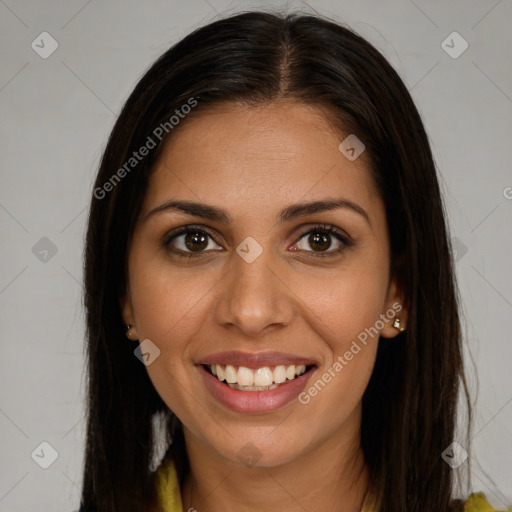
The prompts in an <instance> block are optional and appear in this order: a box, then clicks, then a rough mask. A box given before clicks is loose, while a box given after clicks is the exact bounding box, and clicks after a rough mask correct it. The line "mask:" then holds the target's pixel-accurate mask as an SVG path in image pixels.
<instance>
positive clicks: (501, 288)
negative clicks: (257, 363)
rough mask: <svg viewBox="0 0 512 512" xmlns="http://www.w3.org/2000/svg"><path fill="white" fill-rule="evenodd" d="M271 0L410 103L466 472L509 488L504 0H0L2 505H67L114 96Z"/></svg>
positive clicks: (511, 310)
mask: <svg viewBox="0 0 512 512" xmlns="http://www.w3.org/2000/svg"><path fill="white" fill-rule="evenodd" d="M285 5H286V6H288V8H289V9H293V8H294V7H300V8H302V9H303V10H306V11H309V12H311V11H312V9H315V10H317V11H318V12H319V13H321V14H326V15H328V16H331V17H333V18H335V19H337V20H338V21H341V22H344V23H347V24H349V25H350V26H351V27H353V28H354V29H356V30H357V31H358V32H359V33H360V34H361V35H363V36H364V37H366V38H367V39H369V40H370V42H372V43H373V44H374V45H376V46H377V47H378V48H379V49H380V50H381V51H382V52H383V53H384V54H385V55H386V56H387V57H388V59H389V60H390V61H391V63H392V64H393V65H394V66H395V68H396V69H397V71H398V72H399V74H400V75H401V76H402V78H403V79H404V81H405V83H406V84H407V86H408V87H409V89H410V91H411V93H412V95H413V98H414V99H415V101H416V103H417V105H418V107H419V109H420V112H421V113H422V116H423V118H424V122H425V125H426V128H427V132H428V133H429V136H430V138H431V142H432V147H433V151H434V155H435V158H436V161H437V165H438V167H439V169H440V172H441V176H442V182H443V183H442V186H443V192H444V194H445V198H446V203H447V207H448V210H449V216H450V219H449V221H450V225H451V230H452V236H453V239H454V243H455V247H456V249H457V258H458V263H457V274H458V278H459V285H460V289H461V294H462V297H463V302H464V304H463V306H464V314H465V322H466V329H467V336H466V338H467V344H468V350H470V351H471V354H472V356H473V359H474V363H475V368H472V367H471V366H470V368H469V369H470V371H474V373H476V375H473V377H472V378H471V388H472V391H473V395H474V396H476V392H477V390H478V401H477V408H476V411H475V413H476V414H475V429H474V436H473V439H474V453H473V454H472V465H473V469H474V476H473V486H474V489H475V490H481V491H484V492H485V493H486V494H487V496H488V499H489V500H490V501H491V503H492V504H493V505H494V506H496V507H501V508H504V506H505V504H507V503H508V504H510V502H511V501H512V430H511V429H512V427H511V426H512V385H511V384H512V377H511V361H512V339H511V335H510V333H511V330H512V322H511V318H512V272H511V271H510V261H511V258H510V256H511V253H512V250H511V249H512V242H511V237H510V234H511V230H510V225H511V217H512V188H511V187H512V173H511V170H510V161H511V159H510V156H511V142H512V116H511V113H512V59H511V58H510V54H511V52H510V49H511V42H512V41H511V40H512V36H511V34H512V32H511V31H510V29H509V27H510V26H511V25H512V23H511V21H512V2H511V1H510V0H481V1H450V2H442V1H422V2H420V1H419V0H416V2H415V3H413V2H412V1H407V0H396V1H378V0H371V1H370V0H366V1H359V2H355V1H352V2H348V1H347V2H335V1H334V0H331V1H327V0H325V1H311V2H310V3H309V6H310V7H309V8H308V7H307V6H306V5H305V4H304V3H300V2H288V3H287V4H284V3H281V2H241V1H238V2H226V1H223V0H190V1H188V2H187V3H186V4H185V3H184V2H177V1H151V2H142V1H139V2H135V1H124V2H121V1H111V0H110V1H103V2H100V1H98V0H91V1H89V2H87V1H85V0H76V1H75V0H73V1H67V2H65V1H60V2H58V1H44V2H41V1H39V2H38V1H36V0H32V1H28V0H27V1H15V0H0V48H1V50H0V51H1V62H2V66H1V68H0V112H1V126H0V130H1V151H0V158H1V174H2V175H1V180H2V181H1V183H2V186H1V190H0V230H1V231H0V234H1V247H2V251H1V254H2V265H1V268H0V302H1V318H0V334H1V340H2V357H1V359H0V371H1V379H2V386H1V391H0V429H1V444H0V461H1V462H0V464H1V470H0V510H1V511H10V512H17V511H34V510H38V511H49V510H52V511H55V510H64V511H70V510H73V509H74V508H76V507H77V506H78V503H79V488H80V485H81V474H80V473H81V463H82V459H83V453H82V450H83V439H84V424H83V417H84V406H83V393H84V384H85V380H84V373H83V361H84V356H83V310H82V306H81V291H82V289H81V280H82V267H81V265H82V263H81V258H82V249H83V237H84V230H85V222H86V208H87V206H88V201H89V198H90V194H91V190H92V182H93V178H94V175H95V172H96V169H97V165H98V162H99V158H100V155H101V152H102V149H103V147H104V144H105V142H106V137H107V135H108V133H109V131H110V130H111V128H112V126H113V123H114V120H115V118H116V115H117V114H118V112H119V110H120V108H121V106H122V104H123V102H124V101H125V99H126V98H127V96H128V94H129V93H130V92H131V90H132V88H133V87H134V85H135V84H136V82H137V80H138V79H139V78H140V76H141V74H142V73H143V72H144V71H145V70H146V69H147V67H148V66H149V65H150V64H151V63H152V62H153V61H154V59H156V58H157V57H158V56H159V55H160V54H161V53H162V52H163V51H165V50H166V49H167V48H168V47H169V46H170V44H172V43H174V42H176V41H177V40H178V39H180V38H181V37H183V36H184V35H185V34H187V33H188V32H190V31H191V30H192V29H195V28H197V27H198V26H200V25H203V24H205V23H207V22H209V21H212V20H214V19H215V18H217V17H218V16H219V15H220V16H225V15H228V14H232V13H235V12H237V11H240V10H242V9H248V8H252V7H262V6H265V7H275V6H278V7H279V6H285ZM45 31H46V32H48V33H49V34H51V36H52V37H53V38H54V39H55V40H56V41H57V43H58V48H57V50H56V51H55V52H54V53H53V54H51V55H50V56H49V57H47V58H45V59H43V58H42V57H40V55H39V54H38V53H36V51H34V49H33V48H32V47H31V43H32V42H33V41H35V43H34V44H39V47H40V48H38V50H39V52H43V51H48V50H49V49H51V46H50V43H51V41H50V39H48V36H39V35H40V34H41V33H42V32H45ZM453 31H456V32H458V33H459V34H460V35H461V36H462V38H464V40H465V41H467V43H468V45H469V46H468V48H467V50H466V51H464V52H463V53H462V54H461V55H460V56H458V57H457V58H453V55H454V52H456V53H458V52H459V51H460V50H461V49H462V48H463V46H462V45H463V41H462V40H458V39H457V36H455V39H453V36H452V37H451V38H448V39H447V42H446V43H444V45H442V42H443V41H444V40H445V39H446V38H447V36H449V35H450V34H451V33H452V32H453ZM41 38H44V41H43V43H41ZM452 40H453V42H452ZM446 45H448V46H452V47H453V48H447V47H446ZM43 46H44V48H42V47H43ZM36 48H37V47H36ZM445 50H448V51H449V52H451V53H452V56H450V55H449V53H447V51H445ZM506 226H508V228H507V227H506ZM45 237H46V238H45ZM41 239H43V240H41ZM55 250H56V253H55ZM45 251H46V252H45ZM54 253H55V254H54ZM477 376H478V382H477V378H476V377H477ZM42 442H47V443H49V444H50V445H51V447H53V449H54V450H56V452H57V453H58V457H57V459H56V460H55V461H54V462H53V463H52V464H51V465H50V467H48V469H43V468H41V467H40V465H39V464H45V463H46V464H48V463H50V462H52V458H51V457H52V452H51V448H49V447H47V446H46V445H43V446H42V447H41V446H40V443H42ZM34 450H35V451H34ZM32 453H34V455H33V457H32V456H31V454H32ZM36 461H37V463H36Z"/></svg>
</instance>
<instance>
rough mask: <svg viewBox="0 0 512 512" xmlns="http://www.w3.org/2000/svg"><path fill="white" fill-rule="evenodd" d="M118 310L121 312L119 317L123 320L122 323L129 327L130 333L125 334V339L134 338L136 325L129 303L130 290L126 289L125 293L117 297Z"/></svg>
mask: <svg viewBox="0 0 512 512" xmlns="http://www.w3.org/2000/svg"><path fill="white" fill-rule="evenodd" d="M119 308H120V311H121V316H122V318H123V322H124V323H125V324H126V325H130V326H131V329H130V332H127V337H128V338H132V337H133V336H136V330H137V328H136V325H135V318H134V316H133V306H132V302H131V295H130V288H129V286H127V287H126V292H125V293H124V294H123V295H121V296H120V297H119Z"/></svg>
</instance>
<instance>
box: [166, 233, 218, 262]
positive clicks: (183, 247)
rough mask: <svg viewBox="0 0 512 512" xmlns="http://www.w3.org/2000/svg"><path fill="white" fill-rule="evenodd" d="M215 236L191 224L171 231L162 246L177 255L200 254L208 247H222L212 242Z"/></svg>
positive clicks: (189, 255)
mask: <svg viewBox="0 0 512 512" xmlns="http://www.w3.org/2000/svg"><path fill="white" fill-rule="evenodd" d="M212 242H213V238H212V237H211V235H210V234H208V233H207V232H206V231H205V230H203V229H199V228H194V227H193V226H189V227H186V228H183V229H181V230H179V231H178V232H171V233H170V234H169V235H166V236H165V237H164V239H163V241H162V246H163V247H164V248H165V249H167V250H169V251H170V252H172V253H173V254H175V255H177V256H188V257H191V256H196V255H197V256H200V255H201V254H202V253H204V252H205V251H206V250H207V249H215V248H220V249H222V247H219V246H218V245H217V244H215V243H212Z"/></svg>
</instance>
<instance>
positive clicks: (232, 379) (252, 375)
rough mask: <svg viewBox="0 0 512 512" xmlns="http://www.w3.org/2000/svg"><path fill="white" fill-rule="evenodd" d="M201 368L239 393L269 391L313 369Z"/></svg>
mask: <svg viewBox="0 0 512 512" xmlns="http://www.w3.org/2000/svg"><path fill="white" fill-rule="evenodd" d="M203 367H204V368H205V369H206V371H208V372H209V373H210V374H212V375H213V376H214V377H216V378H217V379H218V380H219V381H220V382H222V383H223V384H225V385H227V386H229V387H230V388H231V389H237V390H239V391H270V390H272V389H276V388H278V387H279V386H280V385H282V384H285V383H287V382H290V381H292V380H295V379H297V378H298V377H301V376H302V375H304V374H305V373H307V372H309V371H310V370H312V369H313V368H315V366H314V365H304V364H301V365H293V364H292V365H288V366H285V365H278V366H273V367H271V366H264V367H262V368H255V369H252V368H247V367H245V366H235V365H231V364H228V365H222V364H203Z"/></svg>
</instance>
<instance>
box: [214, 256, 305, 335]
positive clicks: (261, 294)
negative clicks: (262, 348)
mask: <svg viewBox="0 0 512 512" xmlns="http://www.w3.org/2000/svg"><path fill="white" fill-rule="evenodd" d="M271 253H272V251H271V250H270V249H265V250H263V251H262V253H261V254H260V255H259V256H258V257H257V258H256V259H255V260H254V261H252V262H250V263H249V262H248V261H246V260H245V259H244V258H242V257H241V256H239V254H238V253H234V254H233V258H232V261H231V262H230V263H231V267H230V270H229V272H228V273H227V275H225V277H224V278H223V280H222V283H221V285H220V287H219V290H218V292H219V293H218V300H217V304H216V308H215V318H216V321H217V322H218V324H219V325H222V326H224V327H229V328H231V329H238V330H239V331H240V332H242V333H244V334H245V335H246V336H248V337H260V336H263V335H264V334H266V333H268V332H269V331H271V330H275V329H279V327H284V326H286V325H289V324H290V322H291V320H292V318H293V315H294V312H295V311H296V308H295V307H294V300H293V292H292V291H291V289H290V287H289V286H287V284H286V278H285V275H284V271H283V269H282V267H280V266H279V265H278V264H277V263H276V261H275V259H274V258H273V255H272V254H271ZM280 268H281V271H280V270H279V269H280Z"/></svg>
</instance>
